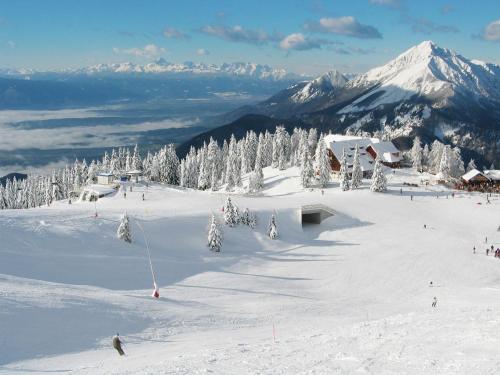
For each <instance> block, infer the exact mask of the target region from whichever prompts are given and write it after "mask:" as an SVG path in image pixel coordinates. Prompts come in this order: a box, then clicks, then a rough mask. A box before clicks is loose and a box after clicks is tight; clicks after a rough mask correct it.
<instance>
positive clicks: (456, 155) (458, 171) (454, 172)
mask: <svg viewBox="0 0 500 375" xmlns="http://www.w3.org/2000/svg"><path fill="white" fill-rule="evenodd" d="M450 151H451V152H450V154H449V157H450V176H451V177H454V178H460V177H461V176H462V175H463V174H464V173H465V167H464V161H463V159H462V153H461V151H460V148H459V147H454V148H453V150H450Z"/></svg>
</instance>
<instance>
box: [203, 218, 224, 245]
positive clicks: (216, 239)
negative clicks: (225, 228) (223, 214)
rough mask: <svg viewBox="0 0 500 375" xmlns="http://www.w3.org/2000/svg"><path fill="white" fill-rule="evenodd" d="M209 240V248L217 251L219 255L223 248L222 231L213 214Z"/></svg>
mask: <svg viewBox="0 0 500 375" xmlns="http://www.w3.org/2000/svg"><path fill="white" fill-rule="evenodd" d="M207 240H208V241H207V246H208V247H209V249H210V251H215V252H217V253H218V252H219V251H220V249H221V247H222V240H223V237H222V229H221V228H220V226H219V223H218V222H217V219H216V218H215V215H214V214H212V217H211V219H210V224H209V228H208V239H207Z"/></svg>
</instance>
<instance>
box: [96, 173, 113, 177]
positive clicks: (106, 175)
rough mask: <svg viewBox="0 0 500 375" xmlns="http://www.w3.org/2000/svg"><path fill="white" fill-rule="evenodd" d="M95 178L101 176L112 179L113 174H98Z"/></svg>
mask: <svg viewBox="0 0 500 375" xmlns="http://www.w3.org/2000/svg"><path fill="white" fill-rule="evenodd" d="M97 176H102V177H113V176H114V174H113V173H107V172H100V173H98V174H97Z"/></svg>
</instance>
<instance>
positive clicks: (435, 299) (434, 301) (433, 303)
mask: <svg viewBox="0 0 500 375" xmlns="http://www.w3.org/2000/svg"><path fill="white" fill-rule="evenodd" d="M437 303H438V299H437V297H434V299H433V301H432V307H436V306H437Z"/></svg>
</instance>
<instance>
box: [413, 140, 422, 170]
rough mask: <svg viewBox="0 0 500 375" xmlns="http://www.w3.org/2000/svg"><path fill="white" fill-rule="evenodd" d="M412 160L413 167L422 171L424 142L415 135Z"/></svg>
mask: <svg viewBox="0 0 500 375" xmlns="http://www.w3.org/2000/svg"><path fill="white" fill-rule="evenodd" d="M411 160H412V163H413V168H415V169H416V170H417V171H419V172H422V167H423V163H422V144H421V142H420V137H415V139H414V140H413V147H412V149H411Z"/></svg>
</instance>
